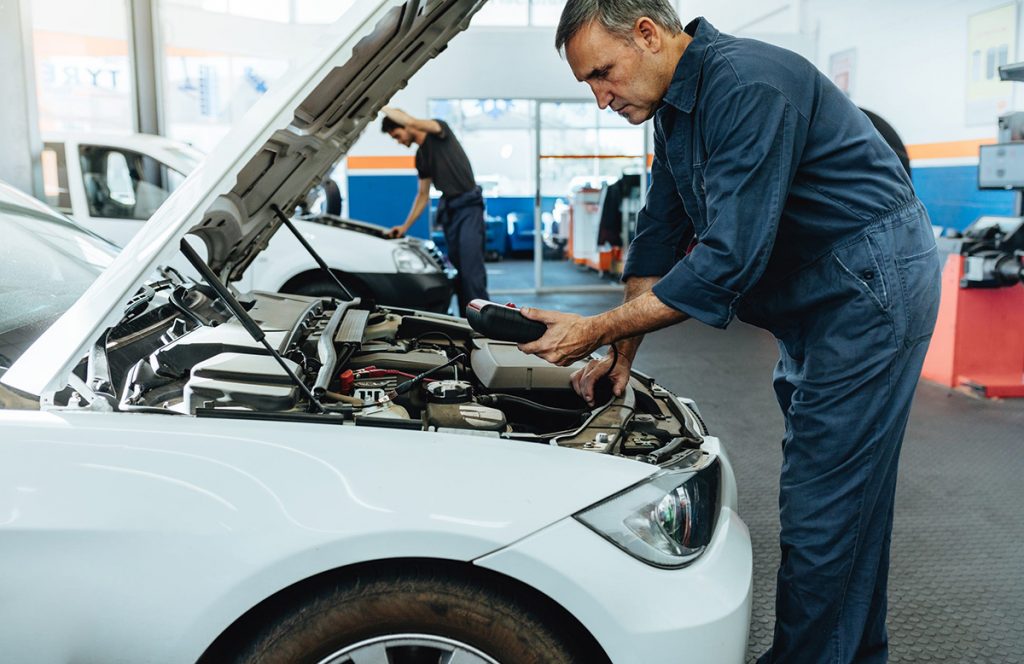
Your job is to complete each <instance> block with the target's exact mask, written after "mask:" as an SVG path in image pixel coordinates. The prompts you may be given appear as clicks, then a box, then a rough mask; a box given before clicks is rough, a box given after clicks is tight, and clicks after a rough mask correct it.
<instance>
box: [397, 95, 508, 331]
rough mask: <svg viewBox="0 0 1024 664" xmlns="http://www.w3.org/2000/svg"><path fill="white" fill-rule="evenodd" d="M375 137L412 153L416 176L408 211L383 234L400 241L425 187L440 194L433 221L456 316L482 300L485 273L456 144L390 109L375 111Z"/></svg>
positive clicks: (474, 202)
mask: <svg viewBox="0 0 1024 664" xmlns="http://www.w3.org/2000/svg"><path fill="white" fill-rule="evenodd" d="M381 110H382V111H383V113H384V120H383V121H382V122H381V131H383V132H384V133H386V134H388V135H390V136H391V138H393V139H395V140H396V141H398V142H399V143H401V144H402V145H404V146H405V147H409V146H410V145H412V144H413V143H415V144H416V145H418V146H419V147H418V148H417V149H416V173H417V174H418V175H419V189H418V191H417V192H416V198H415V200H413V204H412V210H411V211H410V212H409V216H408V218H406V220H405V223H404V224H402V225H401V226H395V227H393V228H392V229H391V230H390V231H389V233H388V234H389V236H390V237H402V236H403V235H405V233H406V232H408V230H409V227H410V226H412V224H413V222H414V221H416V219H417V218H419V216H420V215H421V214H422V213H423V210H424V209H425V208H426V207H427V206H428V205H430V185H431V183H433V185H434V187H436V188H437V189H438V190H439V191H440V192H441V201H440V202H439V203H438V205H437V214H436V216H435V218H434V219H435V221H436V222H437V225H438V226H440V227H441V228H442V229H443V230H444V239H445V242H446V243H447V244H448V258H449V259H451V262H452V265H454V266H455V269H457V270H458V271H459V275H458V277H457V278H456V282H455V288H456V291H457V293H458V298H459V311H460V312H465V311H466V305H467V304H469V303H470V301H471V300H474V299H476V298H483V299H487V297H488V296H487V271H486V269H485V268H484V244H485V243H486V236H485V231H484V198H483V192H482V191H481V189H480V187H479V185H477V183H476V179H475V178H474V177H473V167H472V166H471V165H470V163H469V158H468V157H467V156H466V152H465V150H463V149H462V144H461V143H459V140H458V139H457V138H455V134H453V133H452V130H451V127H449V126H448V124H447V123H446V122H443V121H441V120H421V119H419V118H414V117H412V116H411V115H409V114H408V113H406V112H405V111H402V110H400V109H397V108H393V107H391V106H385V107H384V108H383V109H381Z"/></svg>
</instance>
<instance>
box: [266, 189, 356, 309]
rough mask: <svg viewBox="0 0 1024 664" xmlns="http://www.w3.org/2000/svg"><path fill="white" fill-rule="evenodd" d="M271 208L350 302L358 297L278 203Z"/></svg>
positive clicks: (272, 204)
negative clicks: (342, 281)
mask: <svg viewBox="0 0 1024 664" xmlns="http://www.w3.org/2000/svg"><path fill="white" fill-rule="evenodd" d="M270 210H271V211H272V212H273V213H274V215H276V216H277V218H278V219H280V220H281V223H282V224H284V225H285V226H287V227H288V230H290V231H291V232H292V235H294V236H295V239H296V240H298V241H299V244H301V245H302V246H303V247H304V248H305V250H306V251H307V252H309V255H310V256H312V257H313V260H315V261H316V263H317V265H319V266H320V269H321V270H323V271H324V274H326V275H327V276H328V277H330V278H331V279H332V280H334V283H336V284H337V285H338V288H340V289H341V292H342V293H344V294H345V296H346V299H348V300H349V301H350V302H351V301H352V300H354V299H356V298H355V296H353V295H352V291H350V290H349V289H347V288H345V284H343V283H341V279H339V278H338V275H336V274H334V273H333V272H331V268H329V267H327V263H326V262H325V261H324V259H322V258H320V254H318V253H316V249H314V248H313V245H311V244H310V243H309V242H307V241H306V238H304V237H302V233H300V232H299V229H298V228H295V224H293V223H292V220H291V219H289V218H288V217H287V216H285V214H284V212H281V208H279V207H277V203H271V204H270Z"/></svg>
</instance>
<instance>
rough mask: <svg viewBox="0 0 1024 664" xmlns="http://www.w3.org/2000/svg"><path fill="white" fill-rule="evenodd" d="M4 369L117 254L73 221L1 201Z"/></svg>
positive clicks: (0, 344)
mask: <svg viewBox="0 0 1024 664" xmlns="http://www.w3.org/2000/svg"><path fill="white" fill-rule="evenodd" d="M0 237H2V238H3V242H0V375H3V374H4V373H5V372H6V371H7V369H9V368H10V366H11V365H12V364H13V363H14V361H15V360H17V359H18V358H19V357H20V356H21V354H22V353H24V352H25V350H26V349H27V348H28V347H29V346H31V345H32V343H33V342H34V341H35V340H36V339H38V338H39V336H40V335H41V334H42V333H43V332H44V331H45V330H46V328H48V327H49V326H50V325H51V324H53V322H54V321H55V320H57V319H58V318H59V317H60V316H61V315H62V314H63V313H64V312H65V311H67V309H68V308H69V307H70V306H71V305H72V304H73V303H74V302H75V300H77V299H78V298H79V296H81V295H82V293H83V292H85V289H86V288H88V287H89V285H90V284H92V282H93V281H95V280H96V277H98V276H99V275H100V273H101V272H102V271H103V270H104V269H105V268H106V267H107V266H108V265H110V263H111V262H112V261H113V260H114V256H115V255H116V251H117V249H116V247H114V246H113V245H111V244H110V243H108V242H106V241H105V240H102V239H100V238H99V237H98V236H95V235H93V234H91V233H89V232H87V231H84V230H82V229H81V228H79V227H77V226H75V225H74V224H72V223H71V222H70V221H67V220H64V219H61V218H59V217H56V216H52V215H48V214H45V213H42V212H38V211H35V210H28V209H26V208H22V207H17V206H13V205H8V204H5V203H0Z"/></svg>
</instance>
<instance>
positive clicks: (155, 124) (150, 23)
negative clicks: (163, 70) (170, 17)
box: [0, 0, 163, 134]
mask: <svg viewBox="0 0 1024 664" xmlns="http://www.w3.org/2000/svg"><path fill="white" fill-rule="evenodd" d="M3 1H4V0H0V2H3ZM155 19H156V7H155V6H154V2H153V0H128V46H129V54H130V57H129V60H130V62H131V68H132V101H133V108H132V114H133V116H134V124H135V131H139V132H142V133H145V134H160V133H163V132H162V130H163V122H162V120H163V118H162V117H161V115H160V93H161V90H160V75H159V72H160V63H161V62H162V61H161V59H160V58H161V56H162V53H160V52H158V51H157V43H158V42H157V39H156V28H155V25H156V23H155Z"/></svg>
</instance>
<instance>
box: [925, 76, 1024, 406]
mask: <svg viewBox="0 0 1024 664" xmlns="http://www.w3.org/2000/svg"><path fill="white" fill-rule="evenodd" d="M1011 67H1018V66H1016V65H1011ZM1018 68H1019V67H1018ZM1021 72H1022V74H1021V75H1022V76H1024V68H1021ZM1000 74H1001V75H1002V76H1003V79H1004V80H1022V79H1009V78H1008V77H1007V76H1006V74H1005V72H1003V71H1002V69H1001V71H1000ZM1013 115H1015V114H1010V116H1003V117H1002V118H1000V140H1009V142H1006V143H998V144H995V145H984V146H982V147H981V148H980V152H979V155H978V187H979V188H981V189H1004V190H1011V191H1015V192H1016V205H1015V207H1016V213H1017V216H1013V217H993V216H984V217H980V218H978V219H977V220H976V221H975V222H974V223H973V224H971V225H970V226H969V227H968V228H967V229H966V230H965V231H964V234H963V237H959V238H939V239H938V244H939V248H940V250H941V251H943V252H944V253H946V255H947V256H946V262H945V266H944V268H943V271H942V301H941V303H940V305H939V316H938V321H937V323H936V325H935V333H934V334H933V336H932V342H931V346H930V347H929V349H928V356H927V357H926V358H925V362H924V368H923V370H922V375H923V376H924V377H925V378H928V379H929V380H933V381H936V382H938V383H942V384H943V385H948V386H949V387H967V388H969V389H971V390H974V391H975V392H976V393H978V394H979V395H981V396H985V397H1020V398H1024V288H1022V287H1018V286H1017V284H1020V283H1021V282H1022V281H1024V195H1022V192H1024V141H1018V140H1010V139H1013V138H1014V133H1013V127H1016V126H1018V124H1020V123H1019V122H1018V120H1015V119H1013V118H1012V116H1013Z"/></svg>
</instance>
